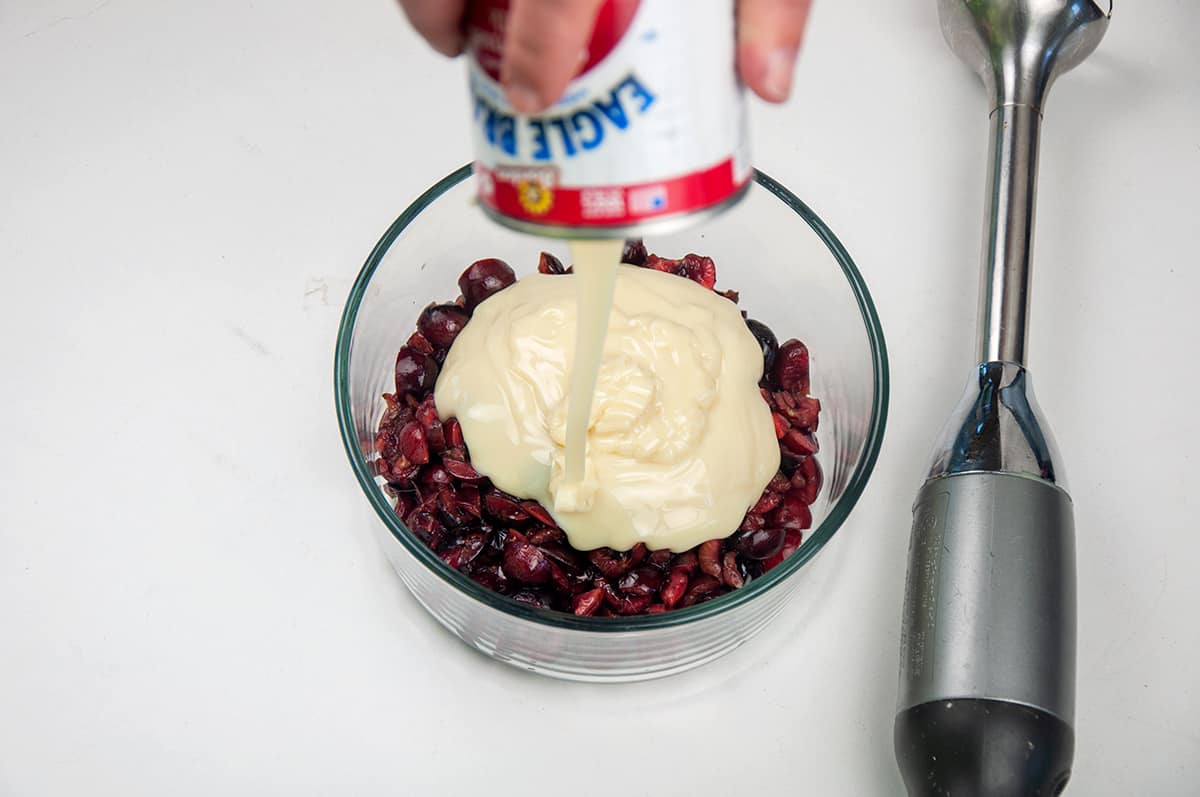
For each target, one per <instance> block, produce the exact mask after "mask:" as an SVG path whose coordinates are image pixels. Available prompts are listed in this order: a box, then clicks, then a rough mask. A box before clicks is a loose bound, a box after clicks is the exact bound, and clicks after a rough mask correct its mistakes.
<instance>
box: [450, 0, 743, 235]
mask: <svg viewBox="0 0 1200 797" xmlns="http://www.w3.org/2000/svg"><path fill="white" fill-rule="evenodd" d="M508 6H509V3H508V0H480V1H478V2H475V3H474V4H473V6H472V10H471V14H470V17H469V19H468V30H467V34H468V45H467V47H468V52H469V55H470V70H471V78H470V84H471V94H472V103H473V116H474V139H475V154H476V164H475V169H476V174H477V180H478V185H479V199H480V202H481V203H482V205H483V206H484V208H485V209H486V210H487V211H488V212H489V214H490V215H492V216H493V217H495V218H497V219H498V220H499V221H501V222H503V223H505V224H508V225H509V226H513V227H517V228H521V229H528V230H531V231H535V232H541V233H550V234H560V235H568V236H579V237H583V236H588V235H601V236H603V235H606V234H607V235H620V234H628V233H636V232H642V231H645V230H646V229H648V228H649V229H653V228H661V227H666V226H672V225H673V224H675V223H678V222H681V221H685V220H687V219H688V218H689V217H694V216H696V215H698V214H700V213H702V212H703V211H714V210H716V209H718V208H721V207H724V206H725V205H727V204H729V203H731V202H733V201H734V200H735V199H736V198H738V197H740V196H741V195H742V193H743V192H744V190H745V188H746V187H747V186H748V184H749V180H750V176H751V170H750V167H749V156H748V152H747V148H746V129H745V108H744V97H743V89H742V86H741V83H740V82H739V80H738V78H737V74H736V69H735V66H734V62H735V61H734V55H735V53H734V47H735V41H734V4H733V0H695V1H694V2H686V3H685V2H682V0H641V2H640V3H639V2H637V0H607V2H605V3H604V5H603V6H602V7H601V10H600V12H599V16H598V18H597V22H596V27H595V31H594V33H593V35H592V39H591V42H590V43H589V45H588V49H587V52H586V54H585V56H584V57H583V61H584V62H583V65H582V67H581V68H580V72H579V74H578V75H576V77H575V79H574V80H572V82H571V84H570V86H569V87H568V88H567V91H566V93H565V94H564V95H563V97H562V98H561V99H560V100H559V101H558V102H557V103H556V104H555V105H554V106H553V107H551V108H549V109H548V110H547V111H545V112H544V113H542V114H540V115H537V116H522V115H519V114H516V113H515V112H514V111H513V110H512V108H511V106H510V105H509V104H508V102H507V100H506V99H505V97H504V92H503V90H502V89H501V86H500V62H501V58H502V43H503V40H504V30H505V24H506V21H507V17H508Z"/></svg>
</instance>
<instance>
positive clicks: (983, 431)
mask: <svg viewBox="0 0 1200 797" xmlns="http://www.w3.org/2000/svg"><path fill="white" fill-rule="evenodd" d="M1059 463H1060V460H1059V455H1058V447H1057V446H1056V445H1055V443H1054V437H1053V435H1051V433H1050V427H1049V426H1048V425H1047V424H1046V422H1045V421H1044V420H1043V419H1042V411H1041V409H1040V408H1039V407H1038V404H1037V400H1036V399H1035V398H1034V395H1033V385H1032V384H1031V382H1030V377H1029V373H1028V372H1027V371H1026V370H1025V369H1024V368H1022V367H1021V366H1019V365H1013V364H1011V363H998V362H993V363H984V364H983V365H981V366H979V368H978V369H977V370H976V372H975V373H974V374H973V375H972V377H971V381H970V382H969V383H968V384H967V389H966V392H965V393H964V394H963V397H962V400H961V401H960V402H959V403H958V407H956V408H955V410H954V413H953V414H952V415H951V416H950V421H949V423H947V424H946V427H945V429H944V430H943V432H942V437H941V440H940V441H939V443H938V445H937V446H936V447H935V449H934V455H933V465H932V466H931V467H930V469H929V475H928V477H929V478H931V479H933V478H936V477H938V476H949V475H952V474H955V473H970V472H974V471H990V472H994V473H1011V474H1015V475H1020V476H1034V477H1036V478H1038V479H1042V480H1043V481H1047V482H1050V483H1051V484H1056V485H1058V486H1059V487H1062V488H1063V489H1066V483H1065V480H1064V477H1063V473H1062V469H1061V466H1060V464H1059Z"/></svg>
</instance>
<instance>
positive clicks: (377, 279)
mask: <svg viewBox="0 0 1200 797" xmlns="http://www.w3.org/2000/svg"><path fill="white" fill-rule="evenodd" d="M474 196H475V185H474V180H473V178H472V176H471V167H470V166H464V167H463V168H461V169H459V170H458V171H456V172H454V173H453V174H450V175H448V176H447V177H446V178H445V179H443V180H442V181H441V182H439V183H438V184H437V185H435V186H433V187H432V188H430V189H429V190H428V191H426V192H425V193H424V194H423V195H422V196H421V197H420V198H419V199H417V201H416V202H414V203H413V204H412V206H410V207H409V208H408V209H407V210H406V211H404V213H403V214H401V216H400V218H398V219H397V220H396V222H395V223H394V224H392V226H391V227H390V228H389V229H388V231H387V232H386V233H385V234H384V236H383V238H382V240H380V242H379V244H378V245H377V246H376V247H375V250H374V251H373V252H371V256H370V257H369V258H368V259H367V262H366V265H365V266H363V269H362V272H361V273H360V274H359V275H358V279H357V281H356V282H355V283H354V287H353V289H352V290H351V291H350V298H349V300H348V301H347V302H346V309H345V313H344V315H343V317H342V323H341V327H340V329H339V330H338V340H337V354H336V359H335V365H334V384H335V392H336V402H337V415H338V423H339V424H340V426H341V431H342V439H343V441H344V442H345V446H346V453H347V454H348V455H349V458H350V465H351V467H352V468H353V469H354V473H355V475H356V476H357V477H358V481H359V484H360V485H361V486H362V489H363V492H364V493H365V494H366V496H367V500H368V501H370V502H371V505H372V506H373V507H374V508H375V512H376V513H377V514H378V516H379V519H380V521H381V522H380V523H378V524H375V526H376V529H377V530H378V532H379V535H380V538H381V541H382V544H383V548H384V550H385V551H386V553H387V556H388V558H389V559H390V561H391V563H392V565H393V567H394V568H395V570H396V572H397V573H398V574H399V575H400V578H401V579H402V580H403V581H404V583H405V585H406V586H407V587H408V589H409V590H411V591H412V593H413V595H415V596H416V598H417V600H418V601H420V603H421V604H422V605H423V606H424V607H425V608H426V609H427V610H428V611H429V613H430V614H432V615H433V616H434V617H435V618H437V620H438V621H439V622H440V623H441V624H442V625H443V626H445V627H446V628H448V629H449V630H450V631H451V632H452V633H454V634H455V635H456V636H458V637H459V638H460V639H462V640H463V641H464V642H466V643H468V644H469V645H471V646H472V647H474V648H476V649H478V650H480V651H482V652H484V653H486V654H488V655H489V656H492V657H494V658H496V659H499V660H500V661H504V662H507V663H509V664H512V665H514V666H517V667H521V668H523V669H527V670H532V671H534V672H538V673H542V674H545V675H551V676H555V677H559V678H568V679H575V680H587V681H633V680H642V679H648V678H654V677H659V676H664V675H669V674H672V673H677V672H682V671H684V670H688V669H690V668H692V667H696V666H698V665H700V664H703V663H705V662H707V661H711V660H712V659H715V658H717V657H718V656H721V655H722V654H724V653H727V652H729V651H730V650H732V649H733V648H734V647H736V646H737V645H739V644H741V643H742V642H744V641H745V640H747V639H749V638H750V637H751V636H753V635H754V634H755V633H756V632H758V631H759V630H760V629H762V628H763V626H764V625H765V624H766V623H767V622H769V621H770V620H771V619H772V618H774V617H775V616H776V615H777V614H778V613H779V611H780V609H781V608H782V607H783V605H784V603H785V602H786V601H788V600H789V599H791V598H793V597H794V596H796V594H797V593H799V592H804V591H805V589H804V588H805V586H806V579H805V572H806V571H805V565H806V564H807V563H808V562H809V561H810V560H812V558H813V557H814V556H816V554H817V553H818V552H819V551H820V550H821V549H822V548H823V547H824V546H825V544H826V543H828V542H829V540H830V539H831V538H832V537H833V535H834V533H835V532H836V531H837V530H838V528H839V527H840V526H841V525H842V524H843V523H844V522H845V521H846V517H847V516H848V515H849V513H850V510H851V509H852V508H853V507H854V504H855V502H856V501H857V500H858V497H859V496H860V495H861V494H862V491H863V488H864V487H865V486H866V483H867V479H868V477H869V476H870V474H871V469H872V467H873V466H874V464H875V459H876V456H877V455H878V453H879V446H880V443H881V441H882V439H883V430H884V423H885V418H886V415H887V402H888V370H887V353H886V350H885V347H884V341H883V332H882V330H881V329H880V325H879V319H878V317H877V316H876V314H875V307H874V304H873V303H872V302H871V297H870V295H869V294H868V292H867V286H866V285H865V284H864V282H863V279H862V276H861V275H860V274H859V273H858V269H857V268H856V267H855V265H854V263H853V261H851V259H850V256H849V255H848V254H847V253H846V250H845V249H844V248H842V245H841V244H840V243H839V242H838V240H837V238H836V237H835V236H834V234H833V233H832V232H831V231H830V230H829V228H828V227H827V226H825V224H824V222H822V221H821V220H820V219H819V218H818V217H817V215H816V214H815V213H813V212H812V211H811V210H809V208H808V207H807V206H806V205H805V204H804V203H803V202H801V201H800V200H799V199H797V198H796V197H795V196H794V195H793V194H792V193H791V192H790V191H788V190H787V189H786V188H784V187H783V186H782V185H780V184H779V183H778V182H776V181H775V180H773V179H771V178H770V177H768V176H767V175H765V174H762V173H761V172H758V173H756V175H755V184H754V186H753V187H752V188H751V190H750V191H749V193H748V194H747V195H746V198H745V199H743V200H742V201H741V202H740V203H738V204H737V205H736V206H735V207H734V208H733V209H731V210H730V211H728V212H726V213H723V214H721V215H719V216H717V217H716V218H713V219H709V220H708V221H706V222H704V223H703V224H701V225H698V226H695V227H690V228H688V229H686V230H683V231H681V232H677V233H675V234H672V235H664V236H659V237H651V238H648V239H647V241H646V245H647V247H648V249H649V250H650V251H651V252H656V253H658V254H660V255H662V256H665V257H680V256H682V255H683V254H685V253H687V252H697V253H699V254H703V255H708V256H710V257H712V258H713V259H714V260H715V261H716V263H717V278H718V288H720V289H722V290H724V289H729V288H733V289H734V290H737V291H739V292H740V294H741V301H740V305H741V307H742V308H743V309H745V310H747V311H748V312H749V314H750V316H751V317H752V318H757V319H759V320H760V321H762V322H764V323H766V324H767V325H768V326H770V327H771V329H773V330H774V331H775V333H776V334H777V335H778V337H779V340H780V341H781V342H782V341H784V340H786V339H788V338H792V337H796V338H800V339H801V340H803V341H804V342H805V343H806V344H808V348H809V351H810V353H811V368H812V395H814V396H816V397H818V398H819V399H820V400H821V406H822V413H821V425H820V430H819V432H818V438H819V440H820V443H821V451H820V453H819V454H818V455H817V458H818V461H819V463H820V464H821V466H822V468H823V469H824V471H825V486H824V488H823V489H822V493H821V495H820V497H819V498H818V499H817V502H816V503H815V504H813V506H812V507H811V509H812V513H813V528H812V530H811V531H810V532H809V533H808V535H807V538H806V539H805V541H804V544H803V545H802V546H801V547H800V549H799V550H797V551H796V553H794V554H793V555H792V556H791V557H789V558H788V559H786V560H784V562H783V563H781V564H780V565H778V566H777V567H775V568H774V569H773V570H771V571H770V572H769V573H767V574H766V575H764V576H762V577H761V578H758V579H755V580H753V581H752V582H750V583H749V584H748V585H747V586H745V587H743V588H742V589H740V590H736V591H734V592H732V593H730V594H728V595H725V596H722V597H720V598H717V599H715V600H712V601H709V602H707V603H702V604H699V605H697V606H693V607H690V608H687V609H681V610H676V611H672V612H667V613H664V614H657V615H649V616H636V617H625V618H599V617H575V616H573V615H568V614H561V613H558V612H551V611H546V610H541V609H535V608H531V607H528V606H524V605H521V604H518V603H515V602H513V601H510V600H509V599H507V598H505V597H503V596H501V595H498V594H496V593H494V592H491V591H489V590H487V589H485V588H483V587H481V586H479V585H478V584H476V583H475V582H473V581H471V580H470V579H469V578H467V577H466V576H463V575H461V574H460V573H458V572H457V571H455V570H452V569H451V568H450V567H448V566H447V565H446V564H444V563H443V562H442V561H441V560H440V559H439V558H438V557H437V555H436V554H434V553H433V551H431V550H430V549H429V548H427V547H426V546H425V545H424V544H423V543H422V542H421V541H420V540H418V539H417V538H416V537H415V536H413V535H412V534H411V533H410V532H409V530H408V529H407V528H405V526H404V524H403V523H402V522H401V520H400V518H399V517H397V516H396V514H395V513H394V512H393V511H392V507H391V504H390V502H389V500H388V497H387V496H386V495H385V494H384V492H383V489H382V485H381V483H380V482H379V480H377V478H376V477H375V475H374V473H373V471H372V466H371V459H372V458H373V456H374V448H373V441H374V437H375V430H376V427H377V426H378V424H379V420H380V418H381V416H382V413H383V408H384V402H383V400H382V399H381V395H382V394H383V393H384V392H390V391H391V390H392V389H393V388H392V380H393V367H394V363H395V358H396V352H397V351H398V350H399V349H400V347H401V346H402V345H403V344H404V341H405V340H406V339H407V338H408V336H409V334H410V333H411V332H412V331H413V329H414V325H415V323H416V319H417V315H418V314H419V313H420V312H421V310H422V308H424V307H425V306H426V305H427V304H429V303H430V302H433V301H445V300H447V299H449V298H452V297H453V296H454V295H455V294H457V293H458V291H457V285H456V281H457V279H458V275H459V274H460V273H461V272H462V271H463V270H464V269H465V268H466V267H467V265H469V264H470V263H472V262H473V261H475V260H477V259H479V258H483V257H499V258H502V259H503V260H506V261H507V262H508V263H509V264H511V265H512V266H513V268H514V269H515V270H516V271H517V273H518V275H521V274H526V273H530V272H533V271H536V268H537V261H538V253H539V252H540V251H542V250H547V251H550V252H553V253H555V254H557V255H559V256H560V257H562V258H563V261H564V262H568V263H569V262H570V260H569V258H567V257H566V246H565V243H564V242H563V241H556V240H550V239H540V238H535V237H531V236H528V235H523V234H518V233H515V232H512V231H510V230H508V229H506V228H503V227H501V226H499V225H497V224H495V223H493V222H491V221H489V220H488V219H486V218H485V217H484V215H483V212H482V211H481V210H480V209H479V208H478V206H477V205H476V204H475V202H474ZM810 590H811V591H814V592H815V587H811V588H810ZM802 597H803V596H802ZM818 597H819V596H817V595H815V594H813V595H811V596H809V598H807V599H811V600H814V601H815V600H816V599H817V598H818Z"/></svg>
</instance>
